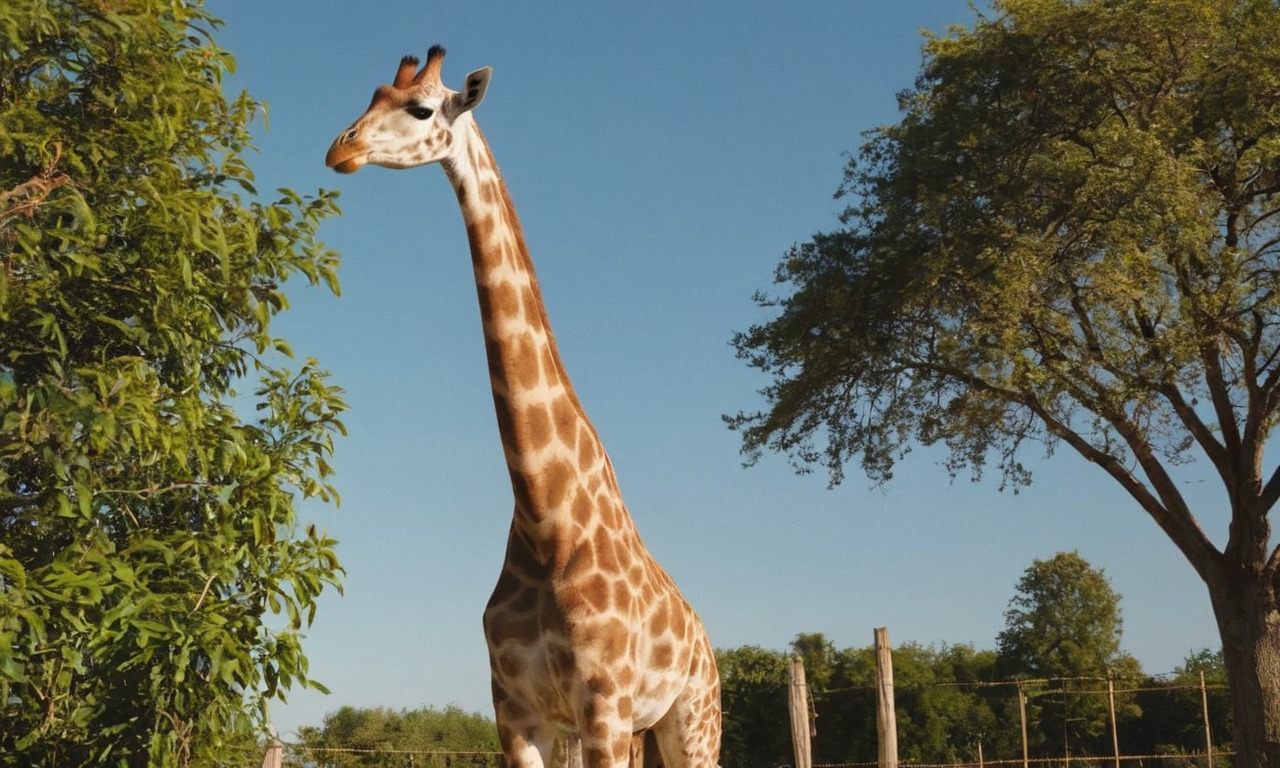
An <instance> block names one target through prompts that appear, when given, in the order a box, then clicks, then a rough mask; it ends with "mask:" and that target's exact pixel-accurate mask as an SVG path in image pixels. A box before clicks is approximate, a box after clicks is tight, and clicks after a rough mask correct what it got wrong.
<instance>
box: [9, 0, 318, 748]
mask: <svg viewBox="0 0 1280 768" xmlns="http://www.w3.org/2000/svg"><path fill="white" fill-rule="evenodd" d="M217 26H218V22H217V21H216V20H215V19H214V18H212V17H211V16H209V14H208V13H207V11H205V10H204V9H203V7H202V6H201V5H200V4H198V3H188V2H184V1H183V0H120V1H119V2H110V3H103V2H97V1H96V0H93V1H90V0H83V1H80V0H67V1H56V0H48V1H46V0H40V1H36V0H7V1H6V2H5V3H3V4H0V765H14V766H17V765H22V766H27V765H42V766H88V765H112V766H117V765H130V766H142V765H148V766H187V765H197V766H203V765H212V764H215V763H220V764H226V763H232V762H234V763H237V764H247V763H249V762H251V761H252V760H253V759H260V756H261V752H257V755H256V756H255V757H252V758H251V757H246V756H245V755H244V754H243V753H241V752H239V751H237V745H244V744H246V743H249V744H252V743H253V741H254V739H255V738H256V736H257V735H259V734H261V733H262V726H263V725H264V722H265V717H266V707H267V703H268V701H269V700H271V699H273V698H283V696H284V692H285V691H286V690H287V689H289V688H290V687H291V686H293V685H298V684H301V685H312V684H313V683H311V682H310V681H309V680H308V677H307V663H306V658H305V656H304V655H303V653H302V650H301V644H300V635H299V632H300V630H301V629H302V628H303V626H304V625H306V624H308V623H309V622H310V621H311V619H312V616H313V614H314V612H315V609H316V598H317V596H318V595H319V594H320V593H321V591H322V590H323V589H325V588H326V587H328V586H336V585H337V584H338V578H339V575H340V568H339V565H338V562H337V560H336V558H335V555H334V550H333V547H334V542H333V541H331V540H330V539H328V538H327V537H326V536H324V535H323V534H321V533H319V532H317V531H316V530H315V529H314V528H311V527H306V528H305V529H303V528H302V527H301V524H300V523H299V520H298V515H297V505H298V502H299V501H300V500H301V499H305V498H308V497H318V498H320V499H323V500H326V501H327V500H332V499H335V494H334V491H333V489H332V488H331V487H330V485H329V475H330V471H331V470H330V467H329V464H328V463H327V460H328V458H329V456H330V454H331V451H332V439H333V435H334V433H335V432H341V430H342V425H341V423H340V422H339V421H338V415H339V413H340V412H341V411H342V410H343V407H344V406H343V403H342V401H341V399H340V398H339V390H338V389H337V388H336V387H333V386H332V385H330V384H329V383H328V382H327V377H326V374H325V373H324V372H322V371H321V370H319V369H318V368H317V367H316V365H315V364H314V363H311V362H307V363H304V364H302V365H300V366H297V367H296V369H293V368H290V367H286V366H288V365H289V363H288V361H287V353H288V345H287V344H286V343H285V342H284V341H283V340H282V339H278V338H274V337H273V336H272V335H271V334H270V321H271V319H272V317H273V316H275V315H276V314H277V313H278V312H280V311H282V310H283V309H285V308H286V307H287V300H286V296H285V294H284V292H283V289H282V285H283V284H284V282H285V281H286V280H288V279H290V278H291V277H295V276H296V275H298V274H299V273H301V274H302V275H303V276H304V277H305V278H306V279H307V280H308V281H309V282H311V283H312V284H316V283H324V284H327V285H328V286H329V287H330V288H331V289H333V290H334V291H336V290H337V280H336V277H335V273H334V270H335V269H336V266H337V259H336V256H335V255H334V254H333V253H331V252H329V251H326V250H325V249H324V248H323V247H322V246H321V245H320V244H319V243H318V242H317V241H316V240H315V231H316V227H317V225H318V223H319V222H320V220H322V219H323V218H325V217H326V216H329V215H331V214H333V213H334V212H335V211H336V208H335V205H334V201H333V198H332V196H331V195H328V194H323V193H322V194H321V195H320V196H318V197H302V196H299V195H296V194H294V193H292V192H288V191H286V190H282V191H281V195H282V197H281V199H279V200H278V201H277V202H271V203H264V202H259V201H258V199H257V195H256V193H255V191H254V189H253V185H252V180H253V176H252V174H251V172H250V170H249V168H248V166H247V165H246V162H245V159H244V154H245V152H246V151H247V150H249V149H250V132H249V127H250V124H251V121H252V120H253V119H254V116H255V115H256V114H257V112H258V108H259V105H258V104H256V103H255V102H254V101H253V100H251V99H250V98H249V97H248V96H247V95H242V96H240V97H239V98H236V99H234V100H228V99H227V98H225V97H224V95H223V92H222V85H221V83H222V78H223V76H224V74H225V73H227V72H228V71H230V70H231V68H232V67H233V61H232V59H231V57H230V56H229V55H228V54H227V53H226V52H225V51H222V50H220V49H219V48H218V47H217V45H216V44H215V42H214V40H213V31H214V30H215V29H216V27H217ZM281 353H284V354H281ZM273 361H274V362H273ZM255 381H256V384H255V383H254V382H255ZM237 386H246V387H249V388H250V389H252V394H251V395H250V394H238V393H237V391H236V389H235V388H236V387H237ZM242 412H247V413H249V414H251V418H246V417H245V416H243V415H242ZM273 614H279V617H278V618H272V615H273ZM255 751H256V748H255Z"/></svg>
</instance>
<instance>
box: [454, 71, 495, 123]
mask: <svg viewBox="0 0 1280 768" xmlns="http://www.w3.org/2000/svg"><path fill="white" fill-rule="evenodd" d="M491 74H493V67H485V68H484V69H477V70H476V71H475V72H472V73H471V74H469V75H467V81H466V83H465V84H464V85H463V86H462V93H460V94H458V114H462V113H463V112H467V111H470V110H472V109H475V108H476V107H478V106H480V102H481V101H484V92H485V91H486V90H487V89H488V88H489V76H490V75H491Z"/></svg>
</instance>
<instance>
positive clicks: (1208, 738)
mask: <svg viewBox="0 0 1280 768" xmlns="http://www.w3.org/2000/svg"><path fill="white" fill-rule="evenodd" d="M1200 710H1201V711H1202V712H1203V713H1204V756H1205V762H1206V763H1207V764H1208V768H1213V734H1212V732H1211V731H1210V730H1209V693H1208V691H1206V690H1205V687H1204V670H1203V669H1202V670H1200Z"/></svg>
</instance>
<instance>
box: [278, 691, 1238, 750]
mask: <svg viewBox="0 0 1280 768" xmlns="http://www.w3.org/2000/svg"><path fill="white" fill-rule="evenodd" d="M765 687H767V688H769V689H774V688H775V686H774V685H766V686H765ZM786 687H787V684H785V683H783V684H781V685H777V686H776V690H777V694H776V695H778V696H779V698H780V699H785V696H786V692H785V689H786ZM895 689H896V694H897V696H898V704H899V706H898V713H897V719H898V720H899V722H900V724H905V725H908V726H909V727H907V728H905V729H902V730H901V736H900V738H899V742H900V746H901V748H902V751H903V756H904V758H905V759H901V760H900V761H899V763H898V768H1230V765H1231V757H1232V754H1231V751H1230V745H1229V737H1230V718H1229V704H1228V702H1227V698H1226V692H1227V686H1226V685H1223V684H1217V683H1208V682H1206V681H1205V680H1204V678H1203V676H1200V677H1199V679H1198V680H1189V679H1185V678H1184V679H1180V680H1162V679H1160V678H1152V677H1144V678H1142V679H1141V680H1140V681H1138V680H1130V681H1123V680H1119V679H1116V678H1106V677H1070V678H1066V677H1064V678H1041V679H1027V678H1023V679H1013V680H998V681H977V680H974V681H943V682H925V683H905V684H904V683H899V684H897V685H895ZM875 691H876V686H875V685H846V686H840V687H833V688H827V689H821V690H811V691H810V694H809V695H810V697H811V698H810V706H811V716H812V717H814V718H815V719H816V722H817V723H818V724H819V726H816V727H815V730H820V731H822V733H821V735H820V736H819V737H818V738H817V739H816V741H815V751H814V755H813V766H814V768H874V767H875V766H877V761H876V760H874V759H867V760H860V759H857V758H859V757H860V756H861V755H867V756H868V757H871V756H873V755H874V754H875V750H874V745H872V747H871V749H870V751H868V749H867V748H866V745H865V744H864V745H862V747H861V748H855V747H853V746H850V745H853V744H854V742H855V741H858V740H861V741H863V742H865V741H866V740H867V739H868V738H870V739H872V740H874V734H875V720H874V712H873V711H872V709H870V708H867V706H866V705H867V704H869V703H871V702H872V701H873V700H874V697H875ZM940 691H942V692H945V691H954V692H969V693H971V694H974V695H981V696H982V699H983V701H984V702H986V704H988V705H990V704H992V703H993V702H998V701H1002V702H1004V703H1005V706H1004V707H1003V708H1001V709H999V710H998V719H999V721H1000V722H999V723H996V724H994V725H995V727H996V728H997V729H1001V730H1002V731H1003V732H1004V734H1003V736H1000V735H998V734H992V733H983V732H981V731H980V730H975V729H973V728H969V729H968V730H967V731H966V730H964V729H963V728H961V729H958V730H956V731H955V732H956V733H959V732H964V733H965V734H967V735H966V736H964V737H955V736H953V737H952V743H950V744H949V745H948V746H949V748H950V749H949V752H950V755H949V756H948V759H946V760H938V759H936V758H935V759H933V760H929V759H927V756H928V752H927V751H924V752H921V750H920V749H919V746H920V745H919V744H917V743H914V741H913V740H914V739H916V738H917V736H918V735H919V734H922V733H924V732H926V731H928V730H929V729H930V727H931V726H930V724H929V723H928V718H929V717H937V716H938V715H937V714H936V713H933V712H931V710H932V709H934V706H933V704H932V703H931V702H929V701H927V700H926V697H927V695H928V694H930V693H931V692H940ZM1073 701H1076V702H1078V701H1092V702H1093V706H1094V709H1093V712H1092V717H1093V718H1094V720H1095V722H1094V723H1093V725H1094V726H1095V727H1094V728H1093V733H1092V737H1091V738H1090V739H1089V740H1088V742H1087V743H1086V742H1085V740H1084V739H1082V737H1081V736H1080V735H1079V734H1080V733H1083V732H1084V729H1082V728H1076V730H1074V731H1073V727H1075V726H1079V725H1080V723H1078V722H1076V723H1073V722H1071V717H1069V716H1068V715H1069V714H1070V713H1072V712H1073V711H1074V712H1077V713H1078V710H1072V702H1073ZM860 702H861V703H860ZM993 709H994V707H993ZM782 713H783V714H781V717H783V718H785V717H786V715H785V707H784V708H783V709H782ZM735 717H739V718H740V717H741V714H740V713H737V712H734V711H732V710H727V711H726V712H725V720H726V729H727V727H728V724H729V722H730V721H732V720H733V719H734V718H735ZM1098 718H1102V720H1101V722H1102V723H1103V725H1104V727H1103V728H1102V732H1099V728H1098V727H1097V726H1098V724H1099V721H1098V720H1097V719H1098ZM738 725H739V726H740V727H745V728H748V729H750V730H753V731H759V730H763V729H767V728H771V727H777V726H780V727H781V728H783V729H785V728H786V727H787V725H786V723H785V722H777V723H770V722H762V723H756V722H750V723H748V722H739V723H738ZM992 725H993V724H992V723H990V722H988V723H987V724H986V727H988V728H990V727H992ZM868 732H869V733H870V734H871V735H870V736H868ZM958 738H963V739H965V740H966V742H965V743H956V742H957V739H958ZM284 746H285V759H284V765H285V766H289V767H291V768H304V767H307V766H314V768H401V767H402V766H404V767H407V768H501V767H502V765H503V760H502V754H501V752H498V751H496V750H493V751H489V750H470V751H458V750H444V749H436V748H396V747H391V746H389V745H387V746H383V745H378V746H364V747H335V746H319V745H316V744H315V743H314V742H312V744H311V745H307V744H299V743H295V744H285V745H284ZM728 746H729V745H728V744H726V751H725V752H723V753H722V763H723V764H724V765H725V766H728V767H729V768H734V766H765V768H789V764H790V760H789V759H788V758H786V757H785V756H782V755H778V756H775V757H774V758H772V759H770V760H768V761H763V760H760V759H750V760H747V761H743V760H740V759H738V758H741V757H742V756H740V755H730V754H728ZM1135 747H1136V749H1135ZM824 753H825V754H826V755H827V759H823V758H824ZM922 754H923V755H924V756H925V759H919V758H920V756H921V755H922ZM913 756H914V757H916V758H917V759H914V760H913V759H911V758H912V757H913ZM752 757H755V758H759V757H762V756H759V755H756V756H752ZM831 757H835V758H836V759H835V760H832V759H831ZM845 757H849V758H854V759H852V760H845V759H843V758H845ZM649 765H652V763H650V764H649ZM549 768H551V767H549ZM556 768H559V766H557V767H556ZM570 768H572V767H570ZM635 768H641V767H640V766H635Z"/></svg>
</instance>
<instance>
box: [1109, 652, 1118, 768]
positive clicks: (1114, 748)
mask: <svg viewBox="0 0 1280 768" xmlns="http://www.w3.org/2000/svg"><path fill="white" fill-rule="evenodd" d="M1107 712H1108V714H1110V715H1111V754H1113V755H1115V758H1116V768H1120V733H1119V731H1118V730H1117V729H1116V686H1115V682H1114V681H1113V680H1112V679H1111V674H1110V673H1107Z"/></svg>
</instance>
